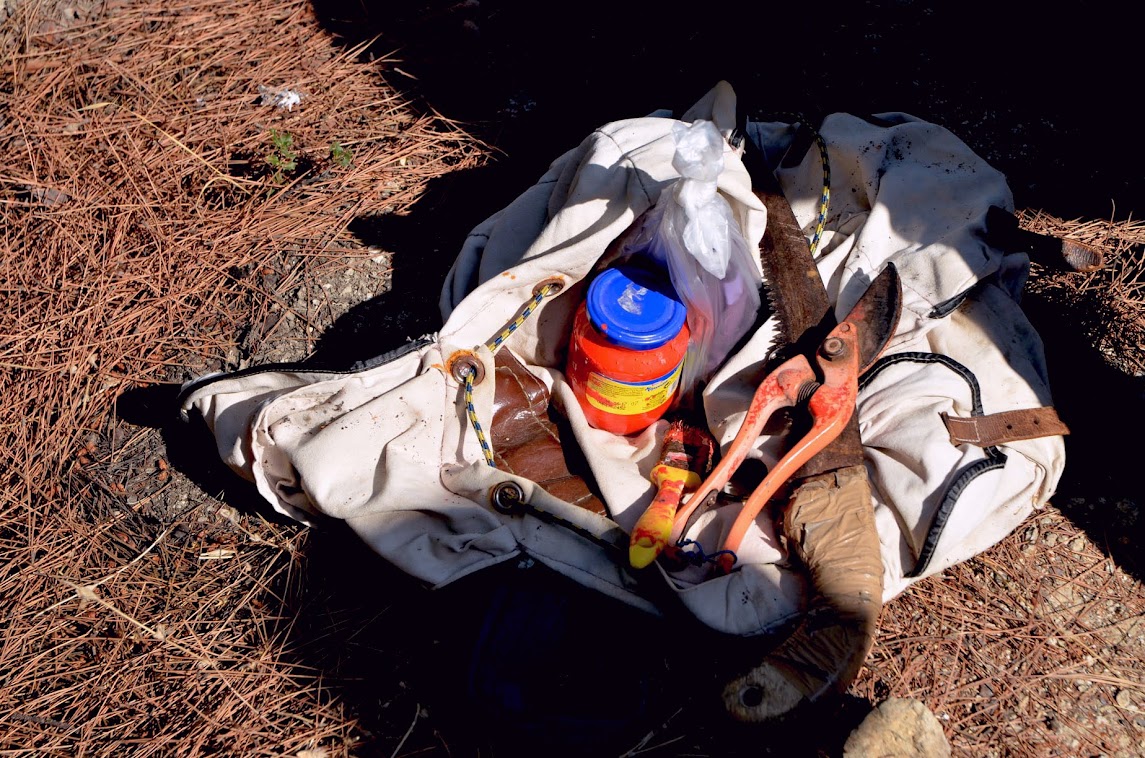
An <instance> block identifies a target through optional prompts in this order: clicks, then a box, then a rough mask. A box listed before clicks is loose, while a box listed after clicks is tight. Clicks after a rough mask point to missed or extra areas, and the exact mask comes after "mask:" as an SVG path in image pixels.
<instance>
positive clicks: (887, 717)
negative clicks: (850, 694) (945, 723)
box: [843, 698, 950, 758]
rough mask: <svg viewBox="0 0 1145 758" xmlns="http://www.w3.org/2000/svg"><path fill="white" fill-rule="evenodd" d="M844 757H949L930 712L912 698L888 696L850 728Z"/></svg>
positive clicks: (948, 744) (939, 727)
mask: <svg viewBox="0 0 1145 758" xmlns="http://www.w3.org/2000/svg"><path fill="white" fill-rule="evenodd" d="M843 757H844V758H950V743H949V742H947V741H946V735H945V734H943V732H942V725H941V724H939V723H938V719H937V718H935V716H934V714H933V713H931V712H930V710H929V709H928V708H927V707H926V706H925V705H924V704H923V703H922V702H921V701H919V700H915V699H914V698H890V699H888V700H885V701H883V702H882V703H881V704H879V706H878V708H876V709H875V710H873V711H871V712H870V713H869V714H868V715H867V717H866V718H865V719H863V722H862V723H861V724H859V726H858V727H856V729H855V731H853V732H851V736H850V737H848V738H847V742H846V744H845V745H844V746H843Z"/></svg>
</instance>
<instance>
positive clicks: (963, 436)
mask: <svg viewBox="0 0 1145 758" xmlns="http://www.w3.org/2000/svg"><path fill="white" fill-rule="evenodd" d="M942 421H943V423H945V424H946V431H947V432H948V433H949V434H950V443H951V444H952V445H961V444H970V445H977V446H978V447H992V446H994V445H1002V444H1005V443H1007V442H1016V441H1017V440H1031V439H1036V438H1038V437H1053V436H1058V435H1063V434H1069V428H1068V427H1067V426H1066V425H1065V424H1064V423H1063V422H1062V420H1061V419H1060V418H1058V414H1057V411H1055V410H1054V409H1053V408H1052V407H1049V406H1047V407H1044V408H1025V409H1022V410H1017V411H1006V412H1004V413H992V414H990V415H988V416H970V417H969V418H965V417H962V416H951V415H948V414H946V413H943V414H942Z"/></svg>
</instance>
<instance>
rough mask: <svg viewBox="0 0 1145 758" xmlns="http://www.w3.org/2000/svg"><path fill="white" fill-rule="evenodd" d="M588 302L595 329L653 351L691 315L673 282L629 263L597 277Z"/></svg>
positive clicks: (609, 337)
mask: <svg viewBox="0 0 1145 758" xmlns="http://www.w3.org/2000/svg"><path fill="white" fill-rule="evenodd" d="M586 305H587V309H588V320H589V322H590V323H591V324H592V325H593V326H594V327H595V328H596V330H597V331H598V332H600V333H601V334H602V335H603V336H604V337H605V339H607V340H608V341H609V342H612V343H614V344H616V345H619V346H621V347H625V348H629V349H631V350H652V349H654V348H657V347H660V346H661V345H664V344H666V343H668V342H670V341H671V340H672V338H674V337H675V336H676V335H677V334H679V333H680V329H682V328H683V327H684V321H685V320H686V319H687V315H688V312H687V310H686V309H685V308H684V304H683V303H681V302H680V300H679V298H678V297H677V296H676V292H675V290H673V289H672V285H671V284H669V283H668V282H667V281H665V280H664V279H660V278H658V277H656V276H654V275H653V274H652V273H650V272H648V271H645V270H643V269H639V268H634V267H627V266H620V267H616V268H610V269H608V270H606V271H605V272H604V273H602V274H601V275H600V276H598V277H597V278H596V279H594V280H593V282H592V284H590V285H589V287H588V297H587V298H586Z"/></svg>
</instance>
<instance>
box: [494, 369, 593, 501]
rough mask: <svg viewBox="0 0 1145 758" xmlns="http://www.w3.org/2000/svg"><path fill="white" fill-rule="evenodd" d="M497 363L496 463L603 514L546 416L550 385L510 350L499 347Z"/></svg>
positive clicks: (495, 401)
mask: <svg viewBox="0 0 1145 758" xmlns="http://www.w3.org/2000/svg"><path fill="white" fill-rule="evenodd" d="M495 362H496V369H497V388H496V392H495V394H494V399H493V423H492V424H491V426H490V437H491V440H492V444H493V455H494V456H495V459H496V462H497V467H498V468H500V469H502V470H504V471H508V472H510V473H512V474H516V475H518V476H523V477H525V478H526V479H531V480H533V481H534V482H536V483H537V484H538V485H539V486H540V487H541V488H542V489H544V490H545V491H546V492H548V493H549V494H551V495H553V496H555V497H559V498H560V499H561V500H564V501H565V502H566V503H572V504H573V505H579V506H580V507H582V508H586V509H588V510H590V511H593V512H594V513H599V514H605V507H604V503H603V502H602V501H601V499H600V498H599V497H597V496H596V495H595V494H594V493H593V491H592V489H591V488H590V487H589V485H588V483H587V482H586V481H585V479H584V477H582V476H579V475H577V474H575V473H573V472H572V471H570V469H569V461H568V458H569V457H571V456H566V452H572V451H566V450H565V449H564V448H563V447H562V446H561V436H560V430H559V429H558V428H557V426H556V424H554V423H553V421H552V419H550V418H549V390H548V387H546V386H545V383H544V382H542V381H541V380H540V379H538V378H537V377H535V376H533V374H532V373H530V372H529V370H528V369H526V368H525V367H524V365H522V364H521V362H520V361H519V360H517V358H516V356H514V355H513V354H512V353H510V352H509V351H508V350H499V351H497V355H496V358H495ZM574 449H575V448H574ZM584 470H587V466H585V467H584Z"/></svg>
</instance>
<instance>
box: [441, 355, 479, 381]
mask: <svg viewBox="0 0 1145 758" xmlns="http://www.w3.org/2000/svg"><path fill="white" fill-rule="evenodd" d="M448 365H449V375H450V376H452V377H453V378H454V379H456V380H457V381H459V382H461V383H462V384H464V383H465V377H466V376H471V377H473V383H474V384H481V380H483V379H484V378H485V365H484V364H483V363H482V362H481V359H480V358H478V357H477V354H476V353H471V352H469V351H468V350H458V351H457V352H456V353H454V354H453V355H451V356H450V358H449V364H448Z"/></svg>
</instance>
